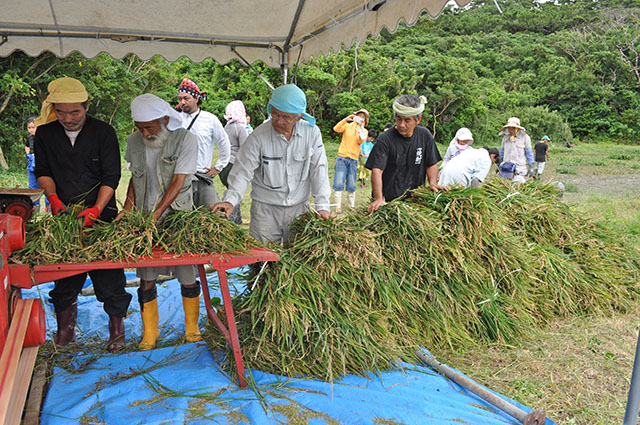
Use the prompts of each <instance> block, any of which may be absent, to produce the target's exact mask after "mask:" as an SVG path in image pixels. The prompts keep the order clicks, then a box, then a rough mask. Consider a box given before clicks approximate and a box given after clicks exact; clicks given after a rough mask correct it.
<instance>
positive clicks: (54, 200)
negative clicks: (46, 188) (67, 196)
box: [47, 193, 67, 215]
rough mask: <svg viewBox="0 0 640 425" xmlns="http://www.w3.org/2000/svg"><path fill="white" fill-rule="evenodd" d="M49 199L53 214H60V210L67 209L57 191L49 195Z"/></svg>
mask: <svg viewBox="0 0 640 425" xmlns="http://www.w3.org/2000/svg"><path fill="white" fill-rule="evenodd" d="M47 199H48V200H49V206H50V207H51V215H58V213H59V212H60V211H66V210H67V209H66V208H65V207H64V204H63V203H62V201H61V200H60V198H58V195H56V194H55V193H52V194H50V195H49V196H47Z"/></svg>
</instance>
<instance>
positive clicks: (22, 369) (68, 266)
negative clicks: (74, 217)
mask: <svg viewBox="0 0 640 425" xmlns="http://www.w3.org/2000/svg"><path fill="white" fill-rule="evenodd" d="M24 241H25V232H24V222H23V220H22V219H21V218H20V217H16V216H12V215H8V214H0V252H1V257H0V258H1V259H2V272H1V273H0V279H1V280H2V287H0V343H1V346H2V347H3V349H2V357H1V358H0V425H1V424H11V423H19V419H20V415H21V414H22V406H24V401H25V399H26V393H27V389H28V386H25V385H19V384H20V383H24V381H25V380H26V383H28V382H29V380H30V377H31V372H32V371H33V366H34V364H35V359H36V354H37V352H38V346H39V345H41V344H43V343H44V341H45V337H46V325H45V320H44V317H45V314H44V309H43V308H42V304H41V303H40V301H39V300H33V299H30V300H23V299H21V292H20V289H21V288H24V289H28V288H31V287H33V286H34V285H38V284H41V283H45V282H51V281H53V280H56V279H61V278H63V277H68V276H73V275H75V274H78V273H83V272H88V271H91V270H98V269H116V268H132V267H136V268H138V267H159V266H178V265H196V266H197V267H198V272H199V274H200V282H201V284H202V294H203V297H204V300H205V305H206V310H207V316H208V318H209V320H211V321H213V322H214V323H215V324H216V326H217V327H218V329H220V332H222V334H223V335H224V337H225V339H226V340H227V343H228V344H229V346H230V347H231V348H232V350H233V357H234V360H235V362H236V367H237V371H238V380H239V384H240V386H241V387H245V386H246V385H247V382H246V380H245V370H244V363H243V360H242V353H241V351H240V342H239V339H238V333H237V329H236V322H235V315H234V311H233V305H232V303H231V294H230V292H229V284H228V282H227V273H226V271H227V270H229V269H232V268H236V267H240V266H244V265H247V264H252V263H256V262H262V261H276V260H278V259H280V257H279V256H278V254H276V253H274V252H272V251H270V250H267V249H263V248H259V249H252V250H250V251H249V252H247V253H231V254H229V253H224V254H222V253H215V254H200V255H174V254H171V253H167V252H165V251H162V250H154V254H153V255H151V256H149V257H140V258H136V259H132V260H131V261H122V262H113V261H94V262H90V263H64V264H43V265H35V266H28V265H22V264H8V262H7V260H8V257H9V255H10V254H11V252H13V251H15V250H18V249H20V248H22V247H23V246H24ZM207 264H208V265H210V266H211V267H212V268H213V269H214V270H216V272H217V273H218V277H219V281H220V290H221V292H222V300H223V305H224V313H225V316H226V320H227V324H228V328H227V327H226V326H225V325H224V324H223V322H222V321H221V320H220V318H219V317H218V315H217V312H216V311H215V310H214V309H213V306H212V305H211V297H210V295H209V287H208V285H207V277H206V274H205V269H204V266H205V265H207ZM23 386H24V387H26V388H22V387H23ZM18 387H20V389H18ZM16 392H18V393H19V394H14V393H16ZM18 405H19V408H18V407H17V406H18ZM16 415H17V419H10V418H15V417H16Z"/></svg>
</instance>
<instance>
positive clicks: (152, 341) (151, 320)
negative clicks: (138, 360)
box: [138, 298, 160, 351]
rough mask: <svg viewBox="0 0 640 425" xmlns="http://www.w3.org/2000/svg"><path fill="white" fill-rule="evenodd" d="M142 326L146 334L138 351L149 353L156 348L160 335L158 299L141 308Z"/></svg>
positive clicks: (143, 335) (143, 334)
mask: <svg viewBox="0 0 640 425" xmlns="http://www.w3.org/2000/svg"><path fill="white" fill-rule="evenodd" d="M140 314H141V315H142V325H143V326H144V332H143V333H142V341H140V345H138V350H140V351H147V350H151V349H153V348H154V347H155V346H156V340H157V339H158V336H159V335H160V332H159V331H158V299H157V298H154V299H153V300H151V301H149V302H146V303H144V305H143V306H142V308H141V311H140Z"/></svg>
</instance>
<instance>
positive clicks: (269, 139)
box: [223, 120, 331, 211]
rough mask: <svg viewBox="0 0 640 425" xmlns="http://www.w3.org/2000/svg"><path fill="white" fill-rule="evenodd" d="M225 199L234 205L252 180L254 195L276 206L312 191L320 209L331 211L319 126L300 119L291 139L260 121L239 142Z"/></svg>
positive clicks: (291, 203)
mask: <svg viewBox="0 0 640 425" xmlns="http://www.w3.org/2000/svg"><path fill="white" fill-rule="evenodd" d="M228 181H229V189H228V190H227V191H226V192H225V194H224V198H223V201H225V202H230V203H231V204H232V205H233V206H236V205H238V204H239V203H240V202H241V201H242V197H243V196H244V194H245V192H246V191H247V189H248V188H249V184H251V187H252V190H251V199H253V200H256V201H259V202H263V203H265V204H269V205H275V206H283V207H286V206H294V205H299V204H301V203H302V202H308V201H309V195H310V194H311V195H313V198H314V201H315V206H316V210H317V211H321V210H325V211H329V196H330V194H331V186H330V184H329V166H328V163H327V155H326V153H325V150H324V144H323V143H322V135H321V134H320V129H319V128H318V127H317V126H312V125H311V124H309V123H308V122H307V121H304V120H300V121H298V122H297V123H296V125H295V127H294V129H293V133H292V135H291V140H289V141H287V139H286V138H285V137H284V136H283V135H282V134H279V133H277V132H276V131H275V130H274V129H273V126H272V125H271V122H270V121H267V122H265V123H263V124H261V125H260V126H259V127H258V128H256V129H255V130H254V131H253V133H251V134H250V135H249V137H248V138H247V140H246V141H245V142H244V143H243V144H242V145H241V146H240V150H239V151H238V154H237V156H236V160H235V162H234V164H233V168H232V169H231V172H230V173H229V177H228Z"/></svg>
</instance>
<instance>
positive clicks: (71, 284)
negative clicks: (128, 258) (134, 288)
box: [49, 269, 131, 317]
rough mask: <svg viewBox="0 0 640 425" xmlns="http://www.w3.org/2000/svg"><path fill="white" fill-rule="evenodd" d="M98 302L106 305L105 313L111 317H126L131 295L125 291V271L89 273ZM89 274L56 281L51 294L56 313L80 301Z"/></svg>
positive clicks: (95, 271) (94, 271)
mask: <svg viewBox="0 0 640 425" xmlns="http://www.w3.org/2000/svg"><path fill="white" fill-rule="evenodd" d="M89 276H90V277H91V280H92V281H93V289H94V290H95V293H96V298H97V299H98V301H100V302H103V303H104V311H106V312H107V314H108V315H110V316H118V317H125V316H126V315H127V309H128V308H129V302H130V301H131V294H129V293H128V292H127V291H125V290H124V287H125V284H126V279H125V277H124V270H123V269H111V270H93V271H90V272H89ZM86 279H87V273H80V274H77V275H75V276H70V277H65V278H64V279H60V280H56V281H55V286H54V287H53V290H51V291H50V292H49V296H50V297H51V302H52V303H53V307H54V308H55V311H56V313H60V312H62V311H65V310H66V309H67V308H69V307H70V306H71V305H72V304H73V303H75V302H76V301H77V300H78V294H80V291H82V286H83V285H84V281H85V280H86Z"/></svg>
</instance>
